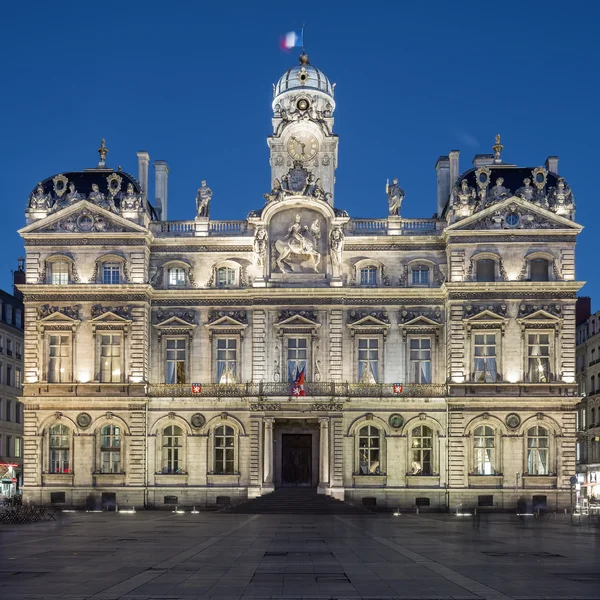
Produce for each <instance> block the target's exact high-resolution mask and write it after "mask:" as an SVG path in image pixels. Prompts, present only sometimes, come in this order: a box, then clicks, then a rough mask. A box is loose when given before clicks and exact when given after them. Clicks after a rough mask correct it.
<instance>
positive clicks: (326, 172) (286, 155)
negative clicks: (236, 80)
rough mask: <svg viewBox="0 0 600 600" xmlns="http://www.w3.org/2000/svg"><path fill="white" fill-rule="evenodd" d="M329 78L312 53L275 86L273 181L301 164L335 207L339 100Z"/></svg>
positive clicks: (272, 141) (269, 142) (301, 59)
mask: <svg viewBox="0 0 600 600" xmlns="http://www.w3.org/2000/svg"><path fill="white" fill-rule="evenodd" d="M334 87H335V84H333V85H331V83H329V79H327V77H326V76H325V74H324V73H323V72H322V71H319V69H317V68H316V67H314V66H313V65H311V64H310V61H309V59H308V55H307V54H305V53H304V52H303V53H302V54H301V56H300V63H299V64H298V65H296V66H294V67H292V68H291V69H288V70H287V71H286V72H285V73H284V74H283V75H282V76H281V78H280V79H279V81H278V82H277V84H276V85H274V86H273V134H272V135H270V136H269V137H268V138H267V142H268V144H269V148H270V149H271V157H270V161H271V184H274V182H275V180H276V179H277V180H279V182H281V180H282V177H283V176H284V175H285V174H286V173H288V172H289V171H290V169H291V168H293V167H294V166H298V165H299V163H300V164H301V166H302V167H304V168H305V169H307V170H308V172H309V173H312V174H313V175H314V176H315V177H316V178H317V179H318V180H320V185H321V187H322V188H323V190H324V191H325V192H326V193H327V201H328V202H329V203H330V204H331V205H332V206H333V194H334V184H335V175H334V173H335V169H336V167H337V159H338V137H337V135H335V134H334V133H333V111H334V110H335V100H334V99H333V90H334Z"/></svg>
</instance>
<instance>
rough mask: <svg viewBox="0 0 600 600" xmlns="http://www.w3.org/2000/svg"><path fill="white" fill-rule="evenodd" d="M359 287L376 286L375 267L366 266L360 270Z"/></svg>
mask: <svg viewBox="0 0 600 600" xmlns="http://www.w3.org/2000/svg"><path fill="white" fill-rule="evenodd" d="M360 285H377V267H375V266H374V265H368V266H366V267H362V268H361V269H360Z"/></svg>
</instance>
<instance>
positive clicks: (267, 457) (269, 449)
mask: <svg viewBox="0 0 600 600" xmlns="http://www.w3.org/2000/svg"><path fill="white" fill-rule="evenodd" d="M263 422H264V424H265V429H264V432H265V433H264V436H263V441H264V444H263V493H264V492H265V491H272V490H273V489H274V488H275V486H274V485H273V424H274V423H275V419H274V417H264V418H263Z"/></svg>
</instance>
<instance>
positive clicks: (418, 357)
mask: <svg viewBox="0 0 600 600" xmlns="http://www.w3.org/2000/svg"><path fill="white" fill-rule="evenodd" d="M410 377H411V383H431V340H430V339H429V338H416V339H411V340H410Z"/></svg>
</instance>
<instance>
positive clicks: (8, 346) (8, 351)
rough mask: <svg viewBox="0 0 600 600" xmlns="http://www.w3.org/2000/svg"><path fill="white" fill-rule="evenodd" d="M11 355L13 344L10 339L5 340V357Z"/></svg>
mask: <svg viewBox="0 0 600 600" xmlns="http://www.w3.org/2000/svg"><path fill="white" fill-rule="evenodd" d="M12 353H13V344H12V340H11V339H10V338H6V354H7V356H12Z"/></svg>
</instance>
